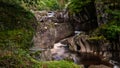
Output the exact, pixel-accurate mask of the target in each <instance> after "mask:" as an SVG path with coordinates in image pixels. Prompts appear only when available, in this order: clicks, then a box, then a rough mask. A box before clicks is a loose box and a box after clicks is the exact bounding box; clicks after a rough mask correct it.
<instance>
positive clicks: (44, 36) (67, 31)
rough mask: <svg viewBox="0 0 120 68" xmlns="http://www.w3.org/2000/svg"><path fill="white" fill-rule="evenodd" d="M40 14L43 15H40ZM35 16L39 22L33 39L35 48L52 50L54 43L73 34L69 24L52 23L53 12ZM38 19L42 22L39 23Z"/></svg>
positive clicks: (37, 13)
mask: <svg viewBox="0 0 120 68" xmlns="http://www.w3.org/2000/svg"><path fill="white" fill-rule="evenodd" d="M42 13H43V15H41V14H42ZM35 15H36V17H37V20H38V22H39V25H38V26H37V30H36V34H35V36H34V38H33V43H34V46H35V48H40V49H49V48H52V47H53V45H54V43H55V42H58V41H60V40H61V39H64V38H66V37H68V36H71V35H73V34H74V31H73V28H72V26H71V24H70V23H69V22H62V23H58V22H54V21H53V19H54V18H55V17H54V12H49V13H46V12H45V11H44V12H35ZM38 15H39V16H38ZM44 17H45V19H44ZM40 19H42V20H41V21H42V22H40ZM58 21H59V19H58Z"/></svg>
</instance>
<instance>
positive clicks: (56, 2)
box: [38, 0, 67, 10]
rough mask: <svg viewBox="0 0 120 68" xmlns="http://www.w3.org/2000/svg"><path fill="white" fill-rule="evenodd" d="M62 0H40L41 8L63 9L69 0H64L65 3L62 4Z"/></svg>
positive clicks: (39, 5) (39, 6)
mask: <svg viewBox="0 0 120 68" xmlns="http://www.w3.org/2000/svg"><path fill="white" fill-rule="evenodd" d="M60 1H62V0H40V2H39V3H38V8H39V10H62V9H63V8H64V6H65V4H66V3H67V1H63V2H64V4H61V3H60Z"/></svg>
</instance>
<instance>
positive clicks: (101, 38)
mask: <svg viewBox="0 0 120 68" xmlns="http://www.w3.org/2000/svg"><path fill="white" fill-rule="evenodd" d="M105 39H106V38H105V37H104V36H93V37H90V38H88V40H95V41H99V40H105Z"/></svg>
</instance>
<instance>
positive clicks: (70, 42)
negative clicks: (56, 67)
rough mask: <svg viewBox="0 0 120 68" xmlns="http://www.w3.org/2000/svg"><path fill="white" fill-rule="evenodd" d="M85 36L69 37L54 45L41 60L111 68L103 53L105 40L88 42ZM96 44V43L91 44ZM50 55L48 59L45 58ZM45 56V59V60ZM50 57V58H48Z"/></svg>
mask: <svg viewBox="0 0 120 68" xmlns="http://www.w3.org/2000/svg"><path fill="white" fill-rule="evenodd" d="M88 39H89V36H87V35H78V36H73V37H69V38H67V39H64V40H62V41H60V42H59V43H55V44H54V47H53V48H52V49H50V50H47V51H44V52H43V53H44V54H42V56H43V55H44V57H41V59H43V58H44V60H48V58H49V60H63V59H64V60H72V61H74V62H75V63H76V64H83V65H100V64H103V65H106V66H110V67H111V66H112V64H110V63H109V59H108V58H107V56H109V54H107V52H105V49H106V47H107V46H108V45H109V44H108V43H105V40H100V41H99V42H97V41H95V40H88ZM93 42H96V43H93ZM103 42H104V43H103ZM48 55H50V56H49V57H47V56H48ZM45 56H46V58H45ZM50 57H51V58H50Z"/></svg>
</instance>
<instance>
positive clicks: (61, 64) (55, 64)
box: [40, 60, 81, 68]
mask: <svg viewBox="0 0 120 68" xmlns="http://www.w3.org/2000/svg"><path fill="white" fill-rule="evenodd" d="M41 66H42V67H40V68H81V67H80V66H79V65H76V64H74V63H73V62H68V61H64V60H61V61H48V62H42V63H41Z"/></svg>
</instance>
